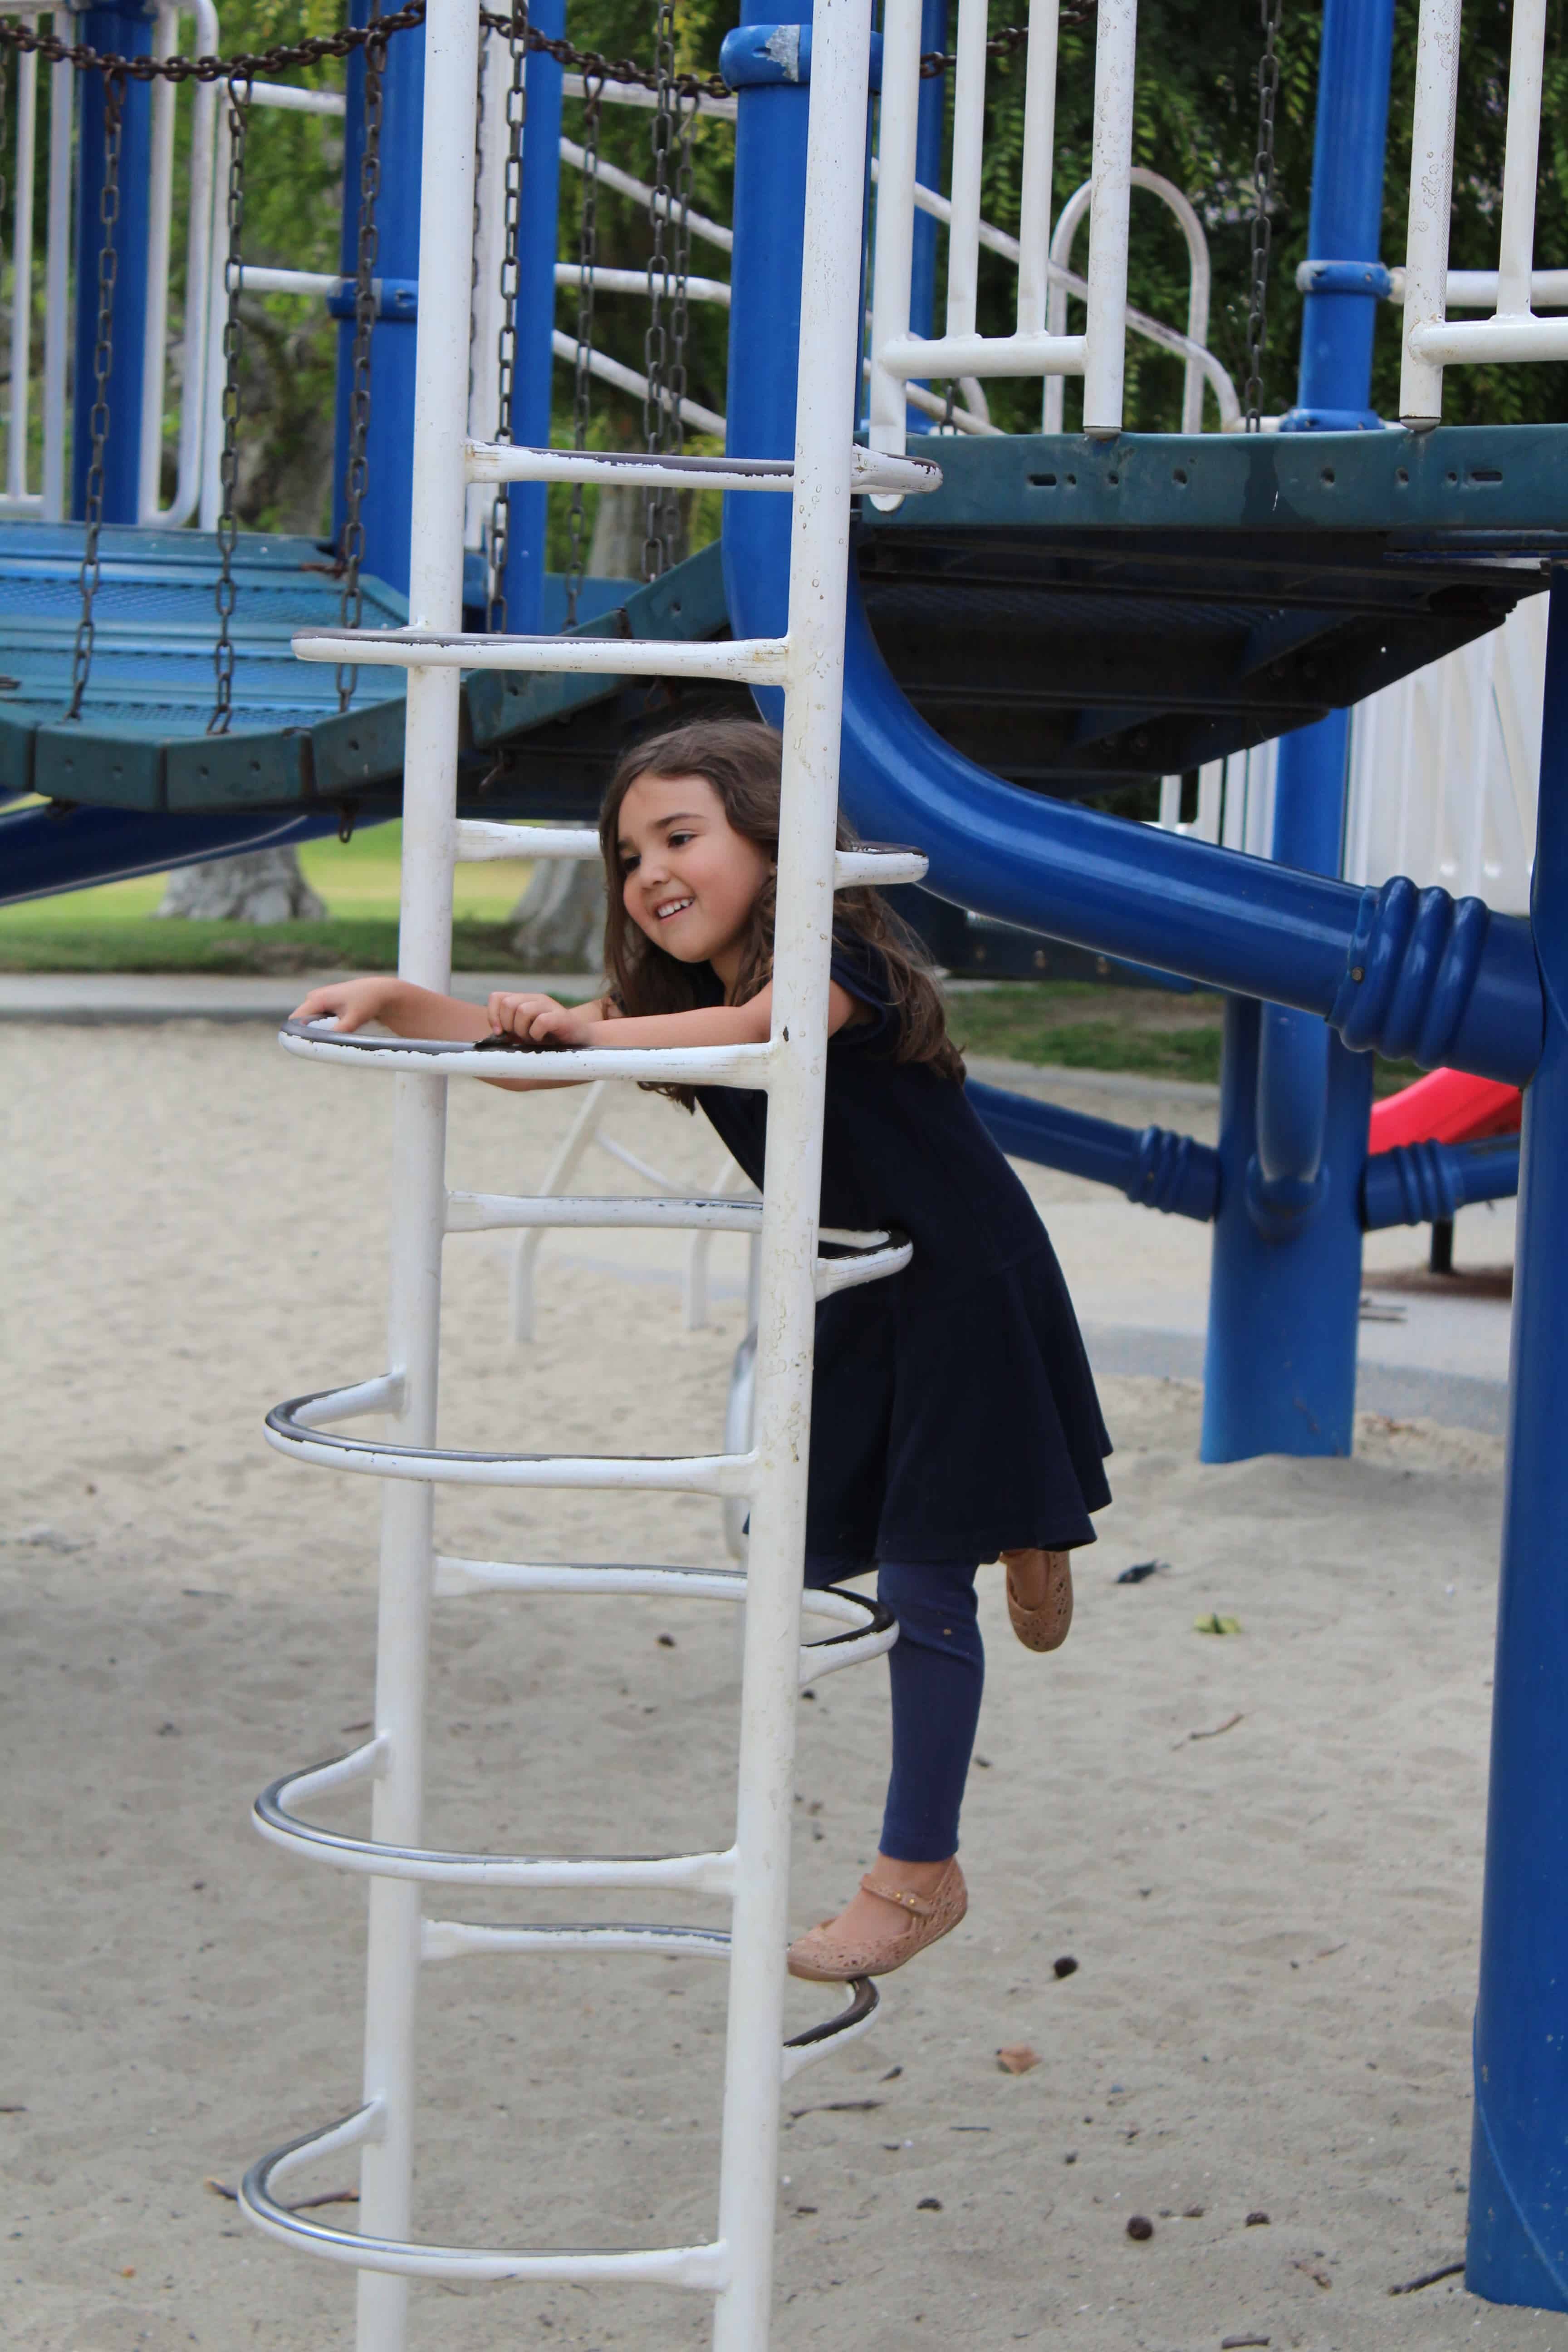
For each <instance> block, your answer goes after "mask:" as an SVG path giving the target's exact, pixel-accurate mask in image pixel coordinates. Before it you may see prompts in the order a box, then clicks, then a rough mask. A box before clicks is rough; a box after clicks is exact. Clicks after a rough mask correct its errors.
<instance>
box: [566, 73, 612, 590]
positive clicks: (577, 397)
mask: <svg viewBox="0 0 1568 2352" xmlns="http://www.w3.org/2000/svg"><path fill="white" fill-rule="evenodd" d="M603 99H604V84H603V83H602V82H601V81H598V80H596V79H594V78H593V77H592V76H590V77H589V78H588V79H587V80H586V81H585V82H584V100H585V101H586V102H585V105H584V120H583V172H582V182H583V203H582V211H581V213H580V215H579V217H578V226H577V350H576V354H575V359H574V365H573V370H572V446H573V447H574V449H585V448H586V447H587V446H588V410H589V395H590V393H591V391H592V387H593V377H592V374H591V373H590V369H589V364H588V362H589V355H590V353H591V352H592V351H593V347H594V270H595V264H596V262H597V260H598V257H599V129H600V117H601V115H602V113H603ZM586 530H587V522H586V513H585V509H584V499H583V485H582V483H581V482H574V483H573V485H572V504H571V507H570V509H568V512H567V518H566V626H567V627H568V628H569V629H570V628H574V627H575V625H576V621H577V602H578V599H579V597H580V596H581V595H582V593H583V581H584V575H585V573H586V572H587V568H588V551H587V546H586Z"/></svg>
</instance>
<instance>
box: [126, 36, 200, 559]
mask: <svg viewBox="0 0 1568 2352" xmlns="http://www.w3.org/2000/svg"><path fill="white" fill-rule="evenodd" d="M179 21H180V20H179V10H178V8H177V7H176V6H175V5H174V0H163V5H162V6H161V7H160V8H159V10H158V13H157V16H155V18H154V19H153V56H154V57H155V58H172V57H173V56H174V51H175V49H176V47H178V45H179V44H178V36H179ZM174 99H175V90H174V83H173V82H172V81H163V80H162V79H160V80H157V81H154V83H153V99H152V161H151V165H150V169H149V173H148V189H147V291H146V301H145V306H144V308H143V310H142V440H141V445H140V447H139V450H138V453H137V482H136V513H137V520H139V521H141V522H151V521H152V520H153V516H154V515H155V514H156V513H157V511H158V502H159V474H160V471H161V469H162V465H163V385H164V376H165V370H166V365H167V341H168V331H169V256H170V254H171V252H172V251H173V244H174V240H173V228H174ZM198 299H199V296H198Z"/></svg>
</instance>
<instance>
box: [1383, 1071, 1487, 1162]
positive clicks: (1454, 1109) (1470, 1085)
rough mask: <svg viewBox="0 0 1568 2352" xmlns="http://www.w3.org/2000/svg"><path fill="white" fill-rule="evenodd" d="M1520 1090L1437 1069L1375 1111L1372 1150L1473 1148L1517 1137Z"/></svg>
mask: <svg viewBox="0 0 1568 2352" xmlns="http://www.w3.org/2000/svg"><path fill="white" fill-rule="evenodd" d="M1523 1107H1524V1105H1523V1097H1522V1096H1521V1094H1520V1091H1519V1088H1518V1087H1504V1086H1500V1085H1499V1084H1498V1082H1497V1081H1496V1079H1495V1078H1473V1077H1471V1076H1468V1073H1467V1072H1465V1071H1464V1070H1432V1071H1430V1072H1429V1073H1428V1074H1427V1076H1426V1077H1424V1078H1417V1079H1416V1081H1415V1085H1414V1086H1413V1087H1402V1088H1401V1090H1400V1092H1399V1093H1398V1094H1396V1095H1390V1096H1389V1097H1387V1099H1386V1100H1385V1101H1384V1102H1380V1103H1373V1107H1372V1136H1371V1143H1372V1149H1373V1151H1392V1150H1394V1146H1395V1144H1399V1143H1474V1142H1477V1141H1479V1139H1480V1138H1481V1137H1482V1136H1487V1135H1517V1134H1518V1132H1519V1124H1520V1119H1521V1116H1522V1113H1523Z"/></svg>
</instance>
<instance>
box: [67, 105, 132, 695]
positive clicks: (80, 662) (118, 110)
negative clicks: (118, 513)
mask: <svg viewBox="0 0 1568 2352" xmlns="http://www.w3.org/2000/svg"><path fill="white" fill-rule="evenodd" d="M124 114H125V83H124V80H123V79H122V78H121V76H120V75H119V74H106V75H105V76H104V81H103V185H102V187H101V189H100V191H99V198H98V226H99V233H100V241H99V247H98V321H97V328H96V331H95V333H94V336H93V345H92V409H91V413H90V414H89V417H88V425H87V429H88V433H89V437H90V440H91V445H92V446H91V455H90V457H89V460H88V468H87V494H86V497H85V498H84V499H83V500H82V517H83V520H84V521H85V523H86V525H87V530H86V535H85V537H84V538H83V540H82V547H81V571H80V573H79V590H80V594H81V611H80V614H79V618H78V621H77V625H76V643H75V645H74V646H73V647H72V648H71V698H70V702H69V704H68V707H67V709H66V717H67V718H68V719H79V718H80V717H81V698H82V696H83V695H84V694H85V693H86V692H87V681H88V674H89V671H90V669H91V668H92V640H93V623H92V606H93V599H94V598H95V597H96V595H97V594H98V581H99V572H100V562H99V552H98V541H99V533H100V530H102V528H103V453H104V449H105V446H106V445H107V443H108V440H109V379H110V373H111V372H112V370H113V367H114V281H115V278H116V277H117V276H118V274H119V269H120V257H119V254H118V252H117V251H116V249H115V243H114V236H115V230H116V229H117V227H118V226H119V223H120V141H121V131H122V129H123V127H124Z"/></svg>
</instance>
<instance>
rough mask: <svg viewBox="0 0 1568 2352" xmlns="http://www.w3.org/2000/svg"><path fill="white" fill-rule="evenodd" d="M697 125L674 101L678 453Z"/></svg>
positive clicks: (672, 377) (672, 401)
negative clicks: (694, 140) (693, 162)
mask: <svg viewBox="0 0 1568 2352" xmlns="http://www.w3.org/2000/svg"><path fill="white" fill-rule="evenodd" d="M696 123H697V102H696V100H694V99H689V98H684V97H678V98H677V100H676V156H677V162H676V170H675V292H674V297H673V299H672V300H671V303H670V311H669V373H668V379H667V381H666V385H665V389H666V391H667V392H668V395H669V411H668V415H669V435H668V447H670V448H671V449H674V450H675V451H677V452H678V453H679V450H681V449H682V448H683V447H684V446H685V443H686V420H685V418H684V417H683V416H682V415H681V413H680V404H681V402H682V401H683V400H684V399H685V398H686V336H687V329H688V327H689V323H690V306H689V299H688V281H689V278H690V276H691V136H692V132H693V131H694V130H695V128H696Z"/></svg>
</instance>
